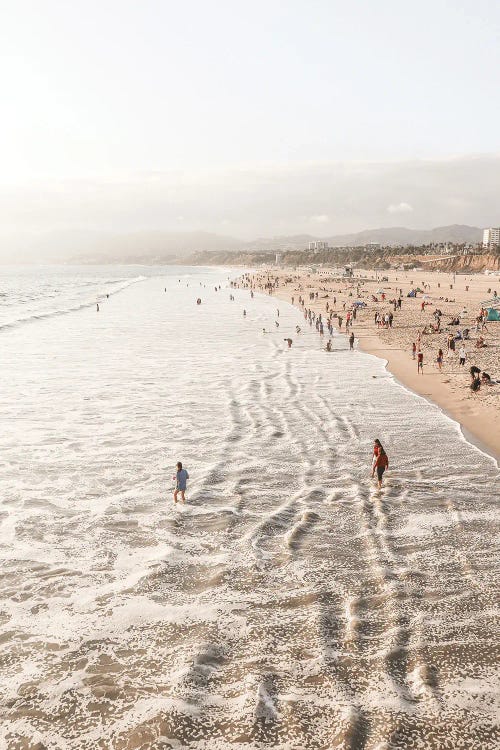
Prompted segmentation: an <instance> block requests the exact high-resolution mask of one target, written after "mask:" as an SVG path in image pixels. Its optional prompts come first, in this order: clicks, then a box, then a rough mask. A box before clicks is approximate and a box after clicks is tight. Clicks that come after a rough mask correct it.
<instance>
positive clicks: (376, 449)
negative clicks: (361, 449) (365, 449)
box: [372, 439, 389, 490]
mask: <svg viewBox="0 0 500 750" xmlns="http://www.w3.org/2000/svg"><path fill="white" fill-rule="evenodd" d="M388 468H389V458H388V457H387V453H386V452H385V450H384V447H383V445H382V443H381V442H380V440H378V439H377V440H375V443H374V446H373V465H372V477H373V476H375V471H377V484H378V488H379V490H380V489H381V488H382V477H383V475H384V471H385V470H386V469H388Z"/></svg>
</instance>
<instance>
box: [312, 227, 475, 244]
mask: <svg viewBox="0 0 500 750" xmlns="http://www.w3.org/2000/svg"><path fill="white" fill-rule="evenodd" d="M482 236H483V230H482V229H479V227H470V226H467V225H466V224H452V225H451V226H448V227H436V228H435V229H407V228H406V227H385V228H382V229H365V230H364V231H362V232H356V233H354V234H338V235H335V236H334V237H327V238H325V239H327V240H328V243H329V244H330V245H331V246H332V247H343V246H346V245H347V246H349V245H353V246H359V245H366V244H368V243H369V242H380V244H381V245H428V244H430V243H431V242H458V243H461V242H470V243H472V244H475V243H476V242H480V241H481V239H482Z"/></svg>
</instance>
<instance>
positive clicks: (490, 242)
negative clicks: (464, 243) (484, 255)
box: [483, 227, 500, 250]
mask: <svg viewBox="0 0 500 750" xmlns="http://www.w3.org/2000/svg"><path fill="white" fill-rule="evenodd" d="M497 245H500V227H490V228H489V229H485V230H484V232H483V248H484V249H485V250H491V249H492V248H493V247H497Z"/></svg>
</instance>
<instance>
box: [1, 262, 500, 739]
mask: <svg viewBox="0 0 500 750" xmlns="http://www.w3.org/2000/svg"><path fill="white" fill-rule="evenodd" d="M221 278H222V276H221V274H220V272H218V273H217V272H204V273H201V272H200V271H198V272H193V273H192V274H188V273H185V274H183V276H182V278H181V282H180V283H179V281H178V280H177V279H178V271H177V270H174V271H173V272H172V275H171V276H165V277H162V278H157V279H154V278H151V279H148V280H145V281H143V282H141V283H138V284H134V285H132V286H130V287H129V288H127V289H125V290H124V291H122V292H121V293H120V294H116V295H114V296H113V297H112V298H110V300H109V301H106V302H105V303H103V305H102V308H101V311H100V313H99V314H96V313H95V312H94V310H88V309H82V310H81V311H79V312H75V313H74V314H71V315H67V316H64V317H57V318H53V319H46V320H41V321H38V322H37V323H36V324H34V325H33V326H25V327H20V328H18V329H15V330H14V329H12V330H5V331H3V332H2V336H1V338H2V346H3V353H4V361H3V367H2V371H1V374H0V378H1V381H2V382H1V394H2V395H1V411H2V415H3V425H2V427H3V429H2V430H1V433H0V442H1V455H2V459H3V460H2V463H3V467H2V469H3V470H2V480H1V486H2V495H1V498H2V503H1V510H0V558H1V561H2V577H1V580H0V660H1V675H2V678H1V698H0V717H1V722H0V724H1V728H0V747H6V748H8V749H9V750H13V749H16V750H17V749H18V748H22V750H27V749H28V748H29V749H32V750H33V749H34V748H48V749H50V750H55V749H56V748H57V749H58V750H59V748H61V749H64V750H66V749H68V750H69V749H71V750H73V749H75V750H94V748H97V749H99V750H101V749H102V750H108V749H110V748H113V750H115V749H116V750H139V748H140V749H141V750H146V748H147V749H148V750H160V748H161V749H162V750H163V749H166V748H197V749H201V748H203V749H205V748H207V749H208V748H210V749H211V750H212V749H214V748H238V749H241V748H265V747H272V748H287V749H288V748H289V749H290V750H291V749H293V750H296V749H297V748H306V747H307V748H318V749H319V748H325V749H326V748H345V749H346V750H364V749H366V750H385V749H387V750H388V749H389V748H401V749H403V748H404V749H407V748H430V749H433V748H436V749H438V748H439V749H440V748H457V747H461V748H474V750H478V749H479V748H492V747H494V746H496V743H497V742H498V739H499V737H498V729H497V728H496V724H495V716H496V713H497V710H498V705H497V704H496V697H495V681H496V675H497V665H498V652H497V650H496V642H495V637H496V631H495V616H496V608H495V602H496V598H497V592H496V590H495V585H496V583H497V580H498V577H497V565H496V560H497V559H498V554H497V550H496V549H495V546H494V524H495V501H496V499H497V488H498V469H497V467H496V465H495V463H494V462H493V461H492V460H491V459H490V458H488V457H486V456H485V455H484V454H482V453H481V452H479V451H478V450H477V449H476V448H474V447H473V446H471V445H470V444H468V443H467V442H466V441H465V440H464V439H463V437H462V436H461V434H460V433H459V431H458V429H457V426H456V425H455V424H454V423H453V422H451V421H450V420H449V419H447V418H446V417H445V416H444V415H443V414H442V413H441V412H440V411H439V410H438V409H437V408H435V407H434V406H432V405H430V404H428V403H427V402H426V401H424V400H423V399H420V398H418V397H416V396H414V395H412V394H411V393H409V392H407V391H406V390H404V389H403V388H401V387H400V386H398V385H397V384H396V383H395V382H394V381H393V380H392V379H391V378H390V377H388V376H387V374H386V372H385V370H384V368H383V364H382V363H381V362H380V360H377V359H375V358H374V357H370V356H367V355H364V354H361V353H359V352H349V351H347V350H346V342H345V341H344V339H343V338H341V337H337V338H336V339H335V341H334V347H335V351H334V352H333V353H332V354H330V355H328V354H327V353H325V352H324V351H323V350H322V348H321V346H320V342H319V337H318V336H317V334H316V333H314V334H313V333H312V332H310V331H309V329H308V330H307V331H305V330H304V332H303V333H302V334H300V336H296V335H295V334H294V329H295V325H296V324H297V323H298V324H299V325H302V318H301V316H300V314H299V313H298V311H296V310H294V309H292V308H291V307H289V306H286V305H284V304H283V303H281V304H280V305H279V306H280V313H281V314H280V318H279V322H280V328H279V329H277V328H275V327H274V319H275V318H274V315H275V309H276V306H277V302H276V300H273V299H267V298H263V297H255V299H254V300H250V299H249V297H248V295H247V293H246V292H243V291H236V292H235V297H236V300H235V301H234V302H230V301H229V292H228V291H227V290H224V289H223V290H221V291H220V292H215V290H214V285H215V283H219V281H220V280H221ZM221 283H222V282H221ZM187 284H189V286H187ZM200 284H201V286H200ZM203 284H206V286H205V287H204V286H203ZM165 287H167V290H168V291H167V293H165V292H164V288H165ZM197 296H201V297H202V298H203V304H202V305H201V306H197V305H196V304H195V300H196V297H197ZM244 307H245V308H246V309H247V317H246V318H243V315H242V311H243V308H244ZM264 327H265V328H266V329H267V330H270V331H271V333H269V334H266V335H264V334H262V328H264ZM292 332H293V333H292ZM286 335H291V336H292V338H293V339H294V344H293V347H292V349H291V350H290V351H288V350H286V349H285V348H284V347H285V343H284V342H283V337H284V336H286ZM374 437H380V438H381V439H382V441H383V442H384V444H385V445H386V448H387V450H388V452H389V455H390V459H391V471H390V472H389V474H388V476H387V481H386V486H385V488H384V489H383V491H382V492H378V491H376V490H375V489H374V487H373V485H372V484H371V481H370V478H369V468H370V458H371V445H372V440H373V438H374ZM179 459H181V460H183V462H184V463H185V465H186V467H187V468H188V470H189V471H190V474H191V477H192V479H191V482H190V486H189V491H188V498H189V504H188V505H187V506H185V507H178V508H174V507H173V506H172V501H171V495H170V491H171V486H172V482H171V480H170V477H171V475H172V473H173V471H172V467H173V466H174V465H175V462H176V461H177V460H179ZM2 743H3V745H2ZM37 743H38V744H37Z"/></svg>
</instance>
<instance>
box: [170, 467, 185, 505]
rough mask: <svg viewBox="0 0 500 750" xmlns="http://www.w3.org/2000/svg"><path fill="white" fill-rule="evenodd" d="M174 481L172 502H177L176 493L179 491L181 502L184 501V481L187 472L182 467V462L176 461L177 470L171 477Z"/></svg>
mask: <svg viewBox="0 0 500 750" xmlns="http://www.w3.org/2000/svg"><path fill="white" fill-rule="evenodd" d="M172 479H174V481H175V490H174V503H176V502H177V495H178V493H179V492H180V493H181V500H182V502H183V503H185V502H186V495H185V492H186V483H187V480H188V479H189V474H188V473H187V471H186V469H183V468H182V462H181V461H178V462H177V472H176V474H175V475H174V476H173V477H172Z"/></svg>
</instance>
